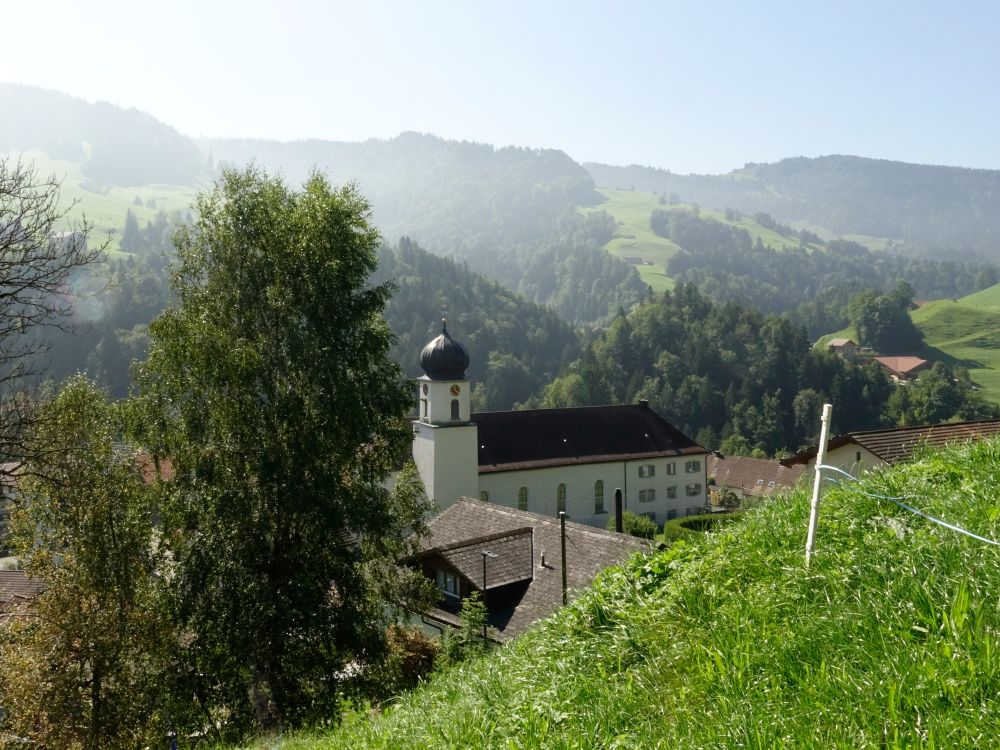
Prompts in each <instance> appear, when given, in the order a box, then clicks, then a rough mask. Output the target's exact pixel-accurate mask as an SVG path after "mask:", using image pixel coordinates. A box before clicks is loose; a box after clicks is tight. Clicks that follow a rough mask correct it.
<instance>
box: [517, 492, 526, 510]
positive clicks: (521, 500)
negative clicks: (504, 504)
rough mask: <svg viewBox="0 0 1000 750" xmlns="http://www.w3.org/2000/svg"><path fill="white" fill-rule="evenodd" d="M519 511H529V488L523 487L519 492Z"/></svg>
mask: <svg viewBox="0 0 1000 750" xmlns="http://www.w3.org/2000/svg"><path fill="white" fill-rule="evenodd" d="M517 509H518V510H527V509H528V488H527V487H522V488H521V489H519V490H518V491H517Z"/></svg>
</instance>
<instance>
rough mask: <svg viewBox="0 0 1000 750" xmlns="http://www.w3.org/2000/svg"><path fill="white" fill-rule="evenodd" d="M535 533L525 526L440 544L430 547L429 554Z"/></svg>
mask: <svg viewBox="0 0 1000 750" xmlns="http://www.w3.org/2000/svg"><path fill="white" fill-rule="evenodd" d="M533 531H534V527H532V526H523V527H521V528H519V529H506V530H504V531H494V532H493V533H492V534H483V535H482V536H477V537H473V538H470V539H462V540H459V541H457V542H448V543H447V544H440V545H438V546H436V547H430V548H429V549H428V550H427V551H428V552H451V551H452V550H456V549H461V548H462V547H473V546H475V545H477V544H482V543H483V542H494V541H496V540H497V539H507V538H508V537H510V538H513V537H516V536H524V535H525V534H530V533H532V532H533Z"/></svg>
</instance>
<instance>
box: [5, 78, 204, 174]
mask: <svg viewBox="0 0 1000 750" xmlns="http://www.w3.org/2000/svg"><path fill="white" fill-rule="evenodd" d="M0 112H2V113H3V117H0V154H2V153H4V152H8V151H36V150H37V151H45V152H46V153H47V154H48V155H49V156H50V157H51V158H53V159H62V160H66V161H70V162H78V163H80V164H81V165H82V172H83V175H84V177H86V178H87V179H88V180H89V181H91V182H92V183H94V184H95V186H106V185H118V186H123V187H131V186H135V185H148V184H152V183H169V184H174V185H193V184H194V183H195V182H196V180H198V179H199V178H200V177H207V176H208V171H207V168H206V164H205V160H204V159H203V157H202V155H201V153H200V152H199V151H198V148H197V146H195V144H194V142H193V141H192V140H191V139H190V138H187V137H186V136H183V135H181V134H180V133H178V132H177V131H176V130H174V129H173V128H172V127H170V126H169V125H166V124H164V123H162V122H160V121H159V120H157V119H156V118H154V117H153V116H152V115H150V114H148V113H146V112H141V111H139V110H138V109H123V108H121V107H117V106H115V105H113V104H108V103H107V102H97V103H96V104H91V103H89V102H86V101H84V100H82V99H76V98H74V97H71V96H68V95H66V94H61V93H59V92H57V91H49V90H46V89H39V88H35V87H32V86H19V85H16V84H12V83H0Z"/></svg>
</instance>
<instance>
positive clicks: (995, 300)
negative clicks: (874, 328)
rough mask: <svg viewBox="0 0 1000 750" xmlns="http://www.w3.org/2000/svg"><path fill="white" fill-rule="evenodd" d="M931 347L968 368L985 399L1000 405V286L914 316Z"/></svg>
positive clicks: (930, 307)
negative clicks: (981, 389) (980, 387)
mask: <svg viewBox="0 0 1000 750" xmlns="http://www.w3.org/2000/svg"><path fill="white" fill-rule="evenodd" d="M911 317H912V318H913V322H914V323H915V324H916V326H917V328H919V329H920V332H921V333H923V334H924V339H925V340H926V341H927V343H928V345H929V346H932V347H934V348H936V349H939V350H941V351H942V352H944V353H945V354H946V355H948V356H949V357H951V358H953V359H954V360H956V363H957V364H959V365H961V366H963V367H966V368H968V370H969V374H970V375H971V376H972V379H973V380H974V381H975V382H976V383H977V384H979V385H980V386H982V388H983V393H984V395H985V396H986V397H987V398H989V399H990V400H992V401H997V402H1000V285H998V286H993V287H990V288H989V289H984V290H983V291H981V292H976V293H975V294H970V295H969V296H967V297H962V298H961V299H958V300H936V301H934V302H928V303H927V304H925V305H924V306H922V307H921V308H920V309H919V310H914V311H913V313H911Z"/></svg>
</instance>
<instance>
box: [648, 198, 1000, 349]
mask: <svg viewBox="0 0 1000 750" xmlns="http://www.w3.org/2000/svg"><path fill="white" fill-rule="evenodd" d="M650 223H651V225H652V226H653V229H654V231H656V232H657V233H658V234H661V235H663V236H664V237H667V238H669V239H670V240H671V241H672V242H674V243H676V244H677V245H679V246H680V247H681V248H682V251H681V252H678V253H676V254H674V255H673V256H672V257H671V258H670V260H669V261H668V263H667V273H668V274H669V275H670V276H672V277H673V278H674V279H675V280H676V281H680V282H687V283H694V284H697V285H698V287H699V288H700V289H701V290H702V291H704V292H705V293H707V294H709V295H710V296H711V297H713V298H714V299H718V300H721V301H734V302H738V303H740V304H745V305H753V306H755V307H757V308H759V309H760V310H763V311H764V312H792V311H794V312H795V316H796V318H797V319H799V320H802V321H803V322H804V323H805V324H806V325H807V326H808V327H809V331H810V335H812V336H819V335H821V334H824V333H827V332H829V331H830V330H836V329H839V328H842V327H843V326H844V325H845V324H846V323H847V320H848V318H849V315H850V313H849V311H848V309H847V304H848V303H849V302H850V300H851V298H853V297H854V296H855V295H856V294H858V293H859V292H861V291H862V290H863V289H865V288H867V287H872V286H874V287H883V288H891V287H893V286H894V285H895V284H896V282H897V281H901V280H902V281H905V282H907V283H908V284H909V285H911V286H912V293H913V295H915V296H919V297H921V298H936V297H957V296H962V295H964V294H968V293H970V292H973V291H975V290H977V289H979V288H980V285H981V284H984V283H988V282H989V281H990V280H991V278H992V277H993V275H994V274H995V267H994V266H993V265H989V264H985V263H972V262H962V261H953V260H931V259H916V258H910V257H906V256H903V255H899V254H896V253H889V252H872V251H871V250H869V249H868V248H866V247H865V246H863V245H861V244H859V243H857V242H851V241H848V240H831V241H830V242H827V243H825V244H824V245H822V246H819V247H813V248H807V247H804V246H799V247H797V248H789V247H785V248H783V249H781V250H778V249H774V248H771V247H768V246H765V245H764V244H763V242H761V240H760V238H759V237H758V238H757V240H756V241H754V240H752V239H751V237H750V234H749V233H748V232H747V231H746V230H745V229H741V228H737V227H733V226H729V225H726V224H723V223H721V222H718V221H715V220H714V219H708V218H701V217H698V216H695V215H693V214H692V213H691V212H689V211H684V210H661V211H656V212H654V213H653V215H652V217H651V218H650Z"/></svg>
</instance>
